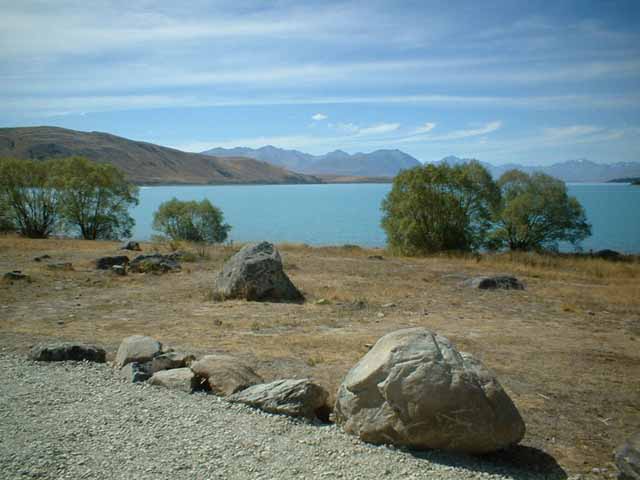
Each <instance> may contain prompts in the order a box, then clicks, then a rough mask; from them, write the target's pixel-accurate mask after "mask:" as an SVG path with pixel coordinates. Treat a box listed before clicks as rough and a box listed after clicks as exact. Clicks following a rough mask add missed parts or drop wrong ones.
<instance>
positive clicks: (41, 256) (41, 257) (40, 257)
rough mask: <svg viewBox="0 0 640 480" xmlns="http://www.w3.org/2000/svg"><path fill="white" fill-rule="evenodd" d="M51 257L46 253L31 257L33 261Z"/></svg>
mask: <svg viewBox="0 0 640 480" xmlns="http://www.w3.org/2000/svg"><path fill="white" fill-rule="evenodd" d="M50 258H51V255H47V254H46V253H45V254H44V255H40V256H39V257H35V258H34V259H33V261H34V262H41V261H42V260H49V259H50Z"/></svg>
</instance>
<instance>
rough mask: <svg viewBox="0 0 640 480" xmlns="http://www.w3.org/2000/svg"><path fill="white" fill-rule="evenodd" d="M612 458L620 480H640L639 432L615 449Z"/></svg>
mask: <svg viewBox="0 0 640 480" xmlns="http://www.w3.org/2000/svg"><path fill="white" fill-rule="evenodd" d="M614 458H615V462H616V467H618V470H620V477H619V479H620V480H640V432H638V433H636V434H635V435H633V436H632V437H631V438H630V439H629V440H627V441H626V442H625V443H624V444H622V445H621V446H620V447H619V448H618V449H616V451H615V454H614Z"/></svg>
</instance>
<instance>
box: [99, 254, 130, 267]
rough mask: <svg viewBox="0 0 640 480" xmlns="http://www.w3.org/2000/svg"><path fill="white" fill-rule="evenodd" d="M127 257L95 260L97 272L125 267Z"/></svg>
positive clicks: (117, 256) (119, 256) (127, 261)
mask: <svg viewBox="0 0 640 480" xmlns="http://www.w3.org/2000/svg"><path fill="white" fill-rule="evenodd" d="M128 263H129V257H127V256H126V255H116V256H115V257H102V258H99V259H97V260H96V268H97V269H98V270H111V269H112V268H113V267H114V266H116V265H117V266H120V267H126V266H127V264H128Z"/></svg>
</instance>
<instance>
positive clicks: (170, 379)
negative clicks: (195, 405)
mask: <svg viewBox="0 0 640 480" xmlns="http://www.w3.org/2000/svg"><path fill="white" fill-rule="evenodd" d="M149 383H150V384H151V385H157V386H159V387H165V388H170V389H171V390H180V391H182V392H186V393H191V392H193V390H194V389H196V388H197V387H198V383H197V380H196V376H195V375H194V373H193V372H192V371H191V369H190V368H174V369H172V370H161V371H159V372H156V373H154V374H153V375H152V376H151V378H150V379H149Z"/></svg>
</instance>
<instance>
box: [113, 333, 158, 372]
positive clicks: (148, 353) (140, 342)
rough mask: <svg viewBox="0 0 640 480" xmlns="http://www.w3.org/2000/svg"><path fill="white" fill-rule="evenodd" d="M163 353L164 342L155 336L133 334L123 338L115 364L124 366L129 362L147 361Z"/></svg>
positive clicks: (120, 366) (119, 366)
mask: <svg viewBox="0 0 640 480" xmlns="http://www.w3.org/2000/svg"><path fill="white" fill-rule="evenodd" d="M161 353H162V344H161V343H160V342H159V341H157V340H156V339H154V338H151V337H145V336H143V335H132V336H131V337H127V338H125V339H124V340H122V343H121V344H120V347H119V348H118V353H116V359H115V362H114V364H115V366H116V367H118V368H122V367H124V366H125V365H127V364H128V363H132V362H136V363H146V362H150V361H151V360H152V359H153V358H155V357H157V356H158V355H160V354H161Z"/></svg>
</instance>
